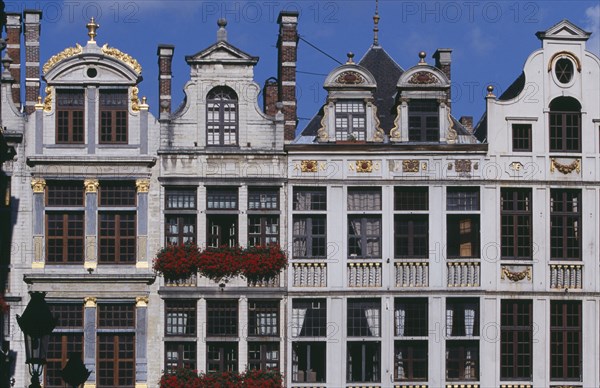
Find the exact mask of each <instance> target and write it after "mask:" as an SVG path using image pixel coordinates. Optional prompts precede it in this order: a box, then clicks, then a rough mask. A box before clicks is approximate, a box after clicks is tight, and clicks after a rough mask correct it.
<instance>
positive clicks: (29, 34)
mask: <svg viewBox="0 0 600 388" xmlns="http://www.w3.org/2000/svg"><path fill="white" fill-rule="evenodd" d="M41 21H42V11H40V10H31V9H26V10H25V11H23V24H24V26H25V112H26V113H28V114H30V113H33V112H34V111H35V104H36V103H37V98H38V96H39V95H40V22H41Z"/></svg>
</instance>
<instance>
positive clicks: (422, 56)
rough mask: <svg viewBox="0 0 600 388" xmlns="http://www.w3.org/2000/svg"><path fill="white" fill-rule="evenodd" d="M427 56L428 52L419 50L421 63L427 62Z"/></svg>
mask: <svg viewBox="0 0 600 388" xmlns="http://www.w3.org/2000/svg"><path fill="white" fill-rule="evenodd" d="M426 56H427V53H426V52H425V51H419V65H426V64H427V63H426V62H425V57H426Z"/></svg>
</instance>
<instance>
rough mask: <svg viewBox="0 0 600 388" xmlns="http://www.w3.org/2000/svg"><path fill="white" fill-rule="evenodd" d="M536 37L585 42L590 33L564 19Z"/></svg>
mask: <svg viewBox="0 0 600 388" xmlns="http://www.w3.org/2000/svg"><path fill="white" fill-rule="evenodd" d="M536 35H537V37H538V38H540V39H542V40H546V39H559V40H560V39H568V40H587V39H588V38H589V37H590V35H591V32H587V31H585V30H583V29H581V28H579V27H578V26H576V25H575V24H573V23H571V22H570V21H568V20H566V19H564V20H561V21H560V22H558V23H556V24H555V25H553V26H552V27H550V28H549V29H547V30H546V31H539V32H538V33H537V34H536Z"/></svg>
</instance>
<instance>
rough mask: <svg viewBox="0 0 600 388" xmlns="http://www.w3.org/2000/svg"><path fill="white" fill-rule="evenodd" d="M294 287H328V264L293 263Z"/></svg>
mask: <svg viewBox="0 0 600 388" xmlns="http://www.w3.org/2000/svg"><path fill="white" fill-rule="evenodd" d="M292 267H293V272H292V284H293V286H294V287H327V263H293V264H292Z"/></svg>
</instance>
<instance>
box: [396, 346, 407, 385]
mask: <svg viewBox="0 0 600 388" xmlns="http://www.w3.org/2000/svg"><path fill="white" fill-rule="evenodd" d="M396 364H397V365H398V367H397V369H396V375H397V376H396V378H397V379H405V378H406V371H405V370H404V360H403V357H402V351H398V352H397V353H396Z"/></svg>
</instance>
